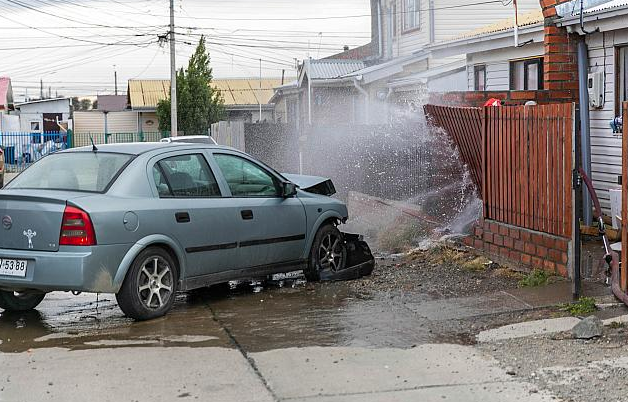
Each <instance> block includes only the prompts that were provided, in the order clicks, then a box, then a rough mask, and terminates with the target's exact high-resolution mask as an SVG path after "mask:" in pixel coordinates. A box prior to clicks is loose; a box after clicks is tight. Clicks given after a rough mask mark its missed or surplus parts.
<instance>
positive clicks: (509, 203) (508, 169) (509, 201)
mask: <svg viewBox="0 0 628 402" xmlns="http://www.w3.org/2000/svg"><path fill="white" fill-rule="evenodd" d="M504 109H505V112H506V132H505V133H504V135H505V136H506V166H505V167H504V168H505V171H504V177H505V178H506V209H507V220H506V222H507V223H509V224H514V221H515V219H514V215H513V213H514V208H513V201H514V200H513V198H514V197H513V191H512V187H513V184H514V180H512V171H513V169H512V162H513V154H512V125H513V119H512V109H513V108H512V107H506V108H504Z"/></svg>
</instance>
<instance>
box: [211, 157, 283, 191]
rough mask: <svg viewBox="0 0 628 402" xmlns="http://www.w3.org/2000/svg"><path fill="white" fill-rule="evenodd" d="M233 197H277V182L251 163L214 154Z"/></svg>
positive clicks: (242, 159) (278, 189) (239, 158)
mask: <svg viewBox="0 0 628 402" xmlns="http://www.w3.org/2000/svg"><path fill="white" fill-rule="evenodd" d="M214 159H215V160H216V163H217V164H218V167H219V168H220V171H221V172H222V174H223V176H224V177H225V180H226V181H227V184H228V185H229V190H231V195H232V196H234V197H279V196H280V195H281V189H280V186H279V183H278V181H277V180H276V179H275V177H274V176H273V175H271V174H270V173H268V172H267V171H266V170H264V169H262V168H261V167H259V166H258V165H256V164H255V163H253V162H250V161H248V160H246V159H244V158H241V157H239V156H235V155H229V154H214Z"/></svg>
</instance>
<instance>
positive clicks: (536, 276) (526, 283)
mask: <svg viewBox="0 0 628 402" xmlns="http://www.w3.org/2000/svg"><path fill="white" fill-rule="evenodd" d="M551 276H552V275H550V274H549V273H548V272H546V271H544V270H542V269H535V270H533V271H532V272H530V273H529V274H527V275H525V276H524V277H523V279H521V280H520V281H519V283H518V286H519V287H520V288H534V287H537V286H545V285H547V284H548V282H549V279H550V278H551Z"/></svg>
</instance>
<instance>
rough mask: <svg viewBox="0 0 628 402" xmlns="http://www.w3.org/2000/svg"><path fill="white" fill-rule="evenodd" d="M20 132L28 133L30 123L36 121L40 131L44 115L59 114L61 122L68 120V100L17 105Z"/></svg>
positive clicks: (42, 126)
mask: <svg viewBox="0 0 628 402" xmlns="http://www.w3.org/2000/svg"><path fill="white" fill-rule="evenodd" d="M19 110H20V111H19V115H20V131H23V132H30V131H31V124H30V123H31V122H32V121H38V122H39V128H40V131H43V128H44V116H43V114H44V113H61V114H62V118H61V120H62V121H67V120H68V119H69V118H70V99H51V100H47V101H44V102H33V103H27V104H22V105H19Z"/></svg>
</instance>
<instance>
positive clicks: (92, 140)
mask: <svg viewBox="0 0 628 402" xmlns="http://www.w3.org/2000/svg"><path fill="white" fill-rule="evenodd" d="M89 140H90V141H91V142H92V152H98V148H96V144H94V137H92V136H91V135H90V136H89Z"/></svg>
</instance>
